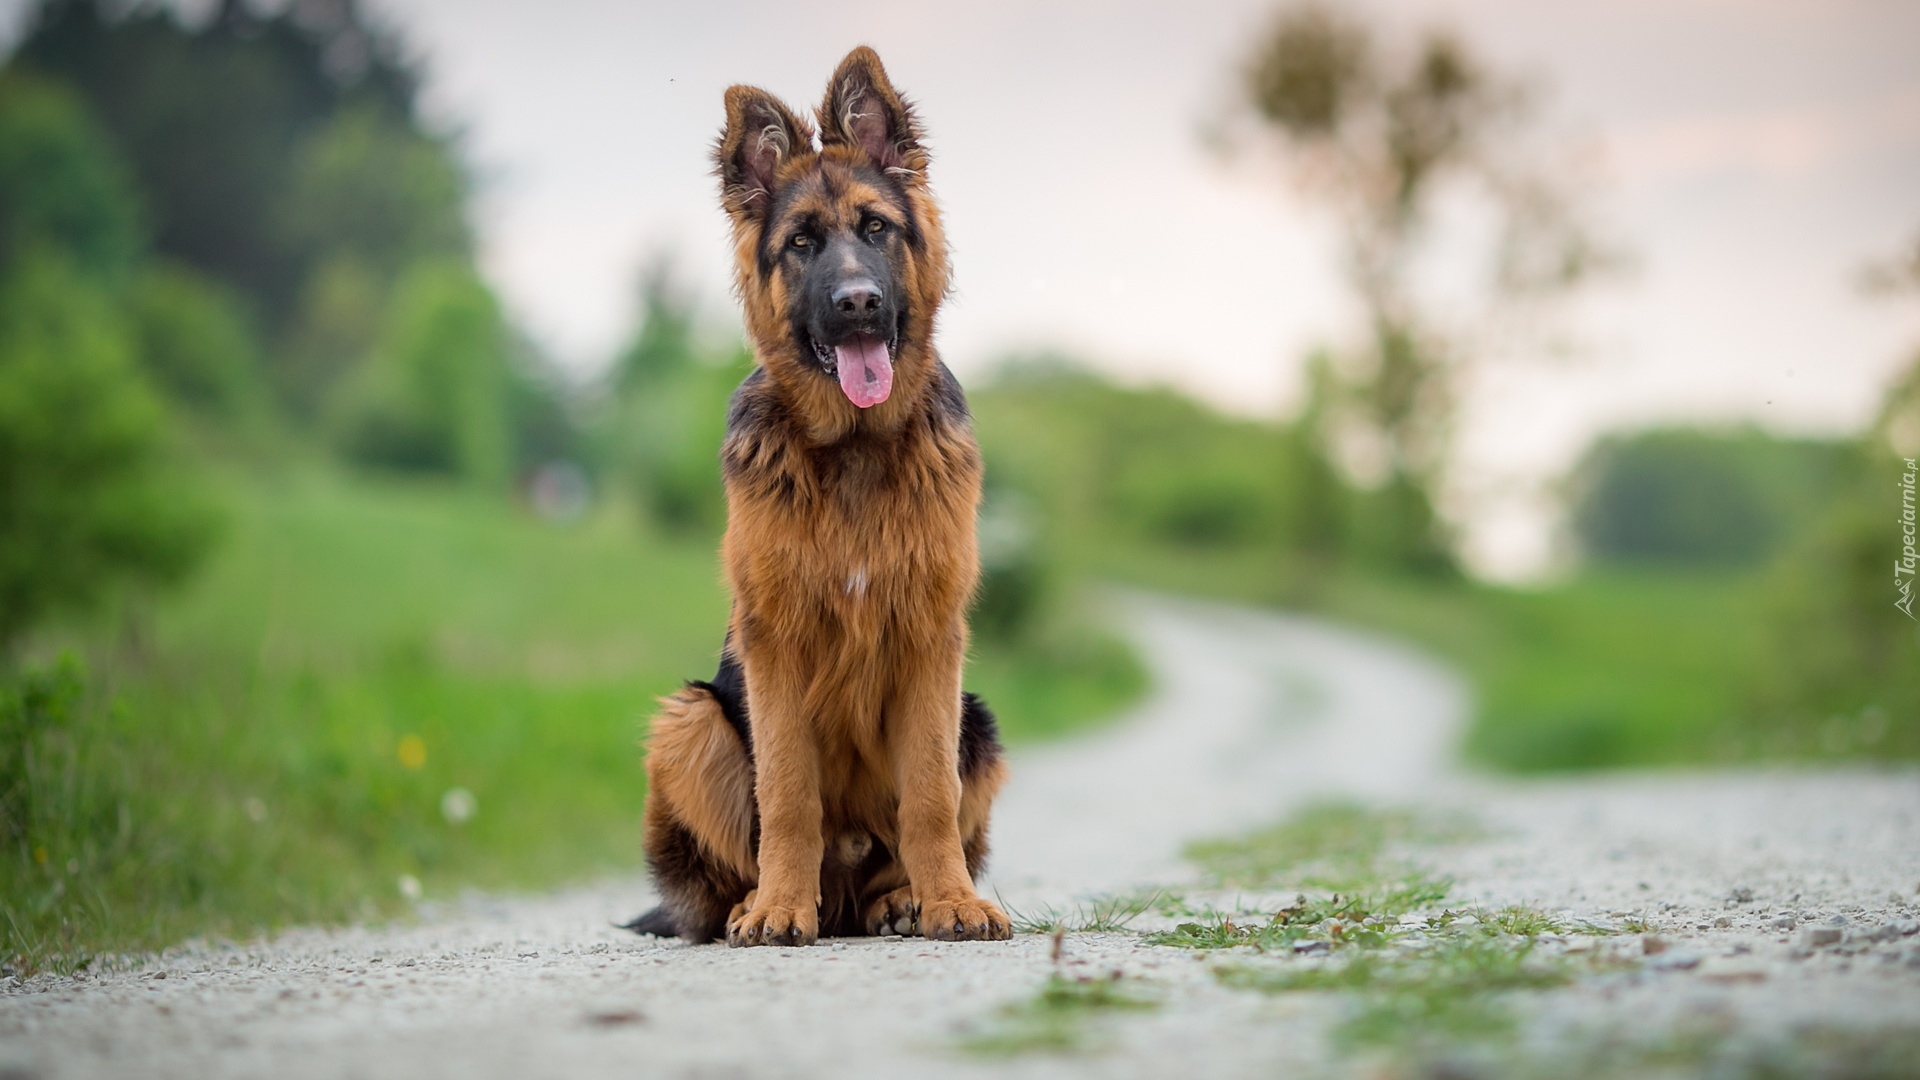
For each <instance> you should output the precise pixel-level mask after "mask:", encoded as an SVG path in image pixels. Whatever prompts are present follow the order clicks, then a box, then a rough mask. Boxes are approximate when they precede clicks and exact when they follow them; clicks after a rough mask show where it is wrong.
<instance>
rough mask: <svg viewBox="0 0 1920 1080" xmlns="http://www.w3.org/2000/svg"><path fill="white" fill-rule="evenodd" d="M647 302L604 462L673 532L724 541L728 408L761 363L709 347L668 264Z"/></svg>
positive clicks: (619, 370) (606, 425) (608, 406)
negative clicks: (755, 365)
mask: <svg viewBox="0 0 1920 1080" xmlns="http://www.w3.org/2000/svg"><path fill="white" fill-rule="evenodd" d="M640 301H641V311H640V322H639V326H638V328H637V330H636V331H635V334H634V339H633V342H632V343H631V344H630V345H628V346H627V348H626V349H625V350H623V351H622V352H621V354H620V356H619V358H618V359H617V360H616V362H615V364H614V367H613V371H612V376H611V383H610V385H609V386H608V387H607V388H606V390H605V391H604V397H603V401H602V403H601V404H602V408H601V409H600V412H599V416H598V419H597V421H596V424H595V430H596V435H595V439H594V443H595V446H596V448H597V454H596V456H597V458H598V460H599V461H600V463H601V466H602V468H603V469H604V470H605V471H606V472H608V473H609V474H610V475H611V476H612V477H613V478H614V482H615V483H617V484H619V485H620V486H622V487H624V488H625V489H626V490H627V492H628V493H629V494H630V496H631V497H632V498H633V500H634V501H635V502H636V503H637V504H638V506H639V507H640V510H641V512H642V513H643V514H645V515H646V517H647V519H648V520H650V521H652V522H653V523H655V524H656V525H658V526H659V527H661V528H663V529H665V530H667V531H669V532H673V533H680V534H686V535H694V536H718V535H719V533H720V530H721V528H722V527H723V526H724V525H725V524H726V496H725V493H724V491H723V489H722V488H721V484H720V442H721V440H722V439H723V438H725V437H726V429H727V403H728V401H729V400H730V399H731V398H732V396H733V391H734V388H735V387H737V386H739V385H740V382H741V380H743V379H745V378H746V377H747V374H748V373H749V372H751V371H752V370H753V357H752V355H751V354H750V353H748V352H747V351H746V349H745V348H744V347H743V346H742V345H740V344H738V343H732V344H729V345H725V346H718V347H716V346H713V345H708V344H704V343H703V342H702V341H701V339H700V335H699V332H698V331H699V327H698V325H697V323H698V320H697V315H696V307H695V302H694V299H693V297H692V295H691V294H690V293H688V292H687V291H686V290H685V289H684V288H683V287H682V286H681V285H680V284H679V283H678V282H677V281H676V279H675V278H674V274H673V269H672V265H671V263H670V262H668V261H667V260H665V259H664V258H662V259H656V260H655V261H654V263H653V265H652V266H651V267H650V269H648V270H647V272H646V273H645V274H644V275H643V278H642V281H641V288H640Z"/></svg>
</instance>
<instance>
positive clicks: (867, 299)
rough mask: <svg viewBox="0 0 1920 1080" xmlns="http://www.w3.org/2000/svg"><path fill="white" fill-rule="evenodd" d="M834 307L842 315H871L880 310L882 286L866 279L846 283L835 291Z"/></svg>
mask: <svg viewBox="0 0 1920 1080" xmlns="http://www.w3.org/2000/svg"><path fill="white" fill-rule="evenodd" d="M833 307H834V310H835V311H838V312H839V313H840V314H842V315H871V314H873V313H874V312H876V311H879V310H880V286H878V285H875V284H874V283H873V282H872V281H870V280H868V279H866V278H856V279H854V280H853V281H848V282H844V283H842V284H841V285H840V286H839V287H838V288H836V289H834V290H833Z"/></svg>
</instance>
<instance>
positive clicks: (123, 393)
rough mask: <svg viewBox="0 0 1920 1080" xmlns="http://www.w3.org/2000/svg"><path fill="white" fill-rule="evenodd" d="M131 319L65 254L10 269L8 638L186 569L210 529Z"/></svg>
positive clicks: (0, 456)
mask: <svg viewBox="0 0 1920 1080" xmlns="http://www.w3.org/2000/svg"><path fill="white" fill-rule="evenodd" d="M121 327H122V323H121V320H120V318H119V316H118V314H117V312H116V311H115V310H114V308H113V305H112V303H111V301H110V299H109V298H108V296H107V295H106V294H104V293H103V292H102V291H101V289H100V288H99V287H98V286H97V285H95V284H93V283H92V282H91V281H90V280H89V278H88V276H87V275H84V274H82V273H80V272H78V271H77V270H76V269H75V268H74V266H73V264H72V263H71V262H70V261H69V260H67V259H64V258H62V257H60V256H57V255H51V254H45V255H30V256H28V257H27V258H25V259H24V260H22V261H20V262H18V263H16V264H15V265H14V266H13V267H12V268H11V269H10V271H9V272H8V273H7V274H6V276H5V279H4V281H0V649H3V648H5V647H6V646H8V645H11V644H13V643H15V642H16V641H17V640H18V639H19V637H20V635H21V634H22V633H23V632H24V631H26V630H27V629H29V628H30V627H32V626H33V625H34V624H36V623H37V622H39V621H40V620H41V619H43V618H45V617H46V616H47V615H48V614H50V613H52V612H54V611H56V610H59V609H61V608H77V607H84V606H86V605H88V604H90V603H92V602H95V601H97V600H99V599H100V598H101V597H102V596H104V595H105V594H107V593H108V592H109V591H111V590H112V589H113V588H114V587H115V586H116V585H118V584H120V583H122V582H132V583H157V582H166V581H170V580H173V579H176V578H178V577H179V576H180V575H181V574H182V573H184V572H185V571H186V570H187V569H189V568H190V567H191V566H192V565H193V564H194V562H195V561H196V560H197V558H198V557H199V556H200V554H201V553H202V552H203V551H204V550H205V548H206V546H207V543H208V541H209V539H210V536H211V530H212V524H213V518H212V514H211V511H210V510H209V508H208V505H207V503H206V500H205V497H204V496H203V495H202V494H201V492H200V491H199V489H198V488H197V487H196V486H195V485H194V483H193V482H192V480H191V478H190V477H189V476H187V475H186V474H184V473H182V472H181V471H179V470H178V469H177V468H176V467H175V466H174V464H173V463H172V461H171V460H170V457H169V454H168V451H167V448H166V440H165V428H164V423H163V420H164V417H163V414H162V412H161V410H160V408H159V404H158V402H157V401H156V400H155V399H154V397H153V395H152V394H151V392H150V391H148V389H147V387H146V384H145V382H144V381H143V380H142V379H141V377H140V375H139V373H138V371H137V370H136V369H135V368H134V365H133V361H132V356H131V352H132V350H131V349H130V347H129V343H128V341H127V338H126V335H125V333H124V332H123V330H122V329H121Z"/></svg>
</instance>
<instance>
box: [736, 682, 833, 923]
mask: <svg viewBox="0 0 1920 1080" xmlns="http://www.w3.org/2000/svg"><path fill="white" fill-rule="evenodd" d="M754 661H755V657H754V656H753V655H752V654H751V653H749V655H748V656H747V657H746V664H745V667H746V674H747V701H748V703H749V705H748V710H749V711H748V716H749V723H750V724H751V725H752V730H753V748H754V753H753V763H754V767H753V772H754V795H755V797H756V798H757V799H758V800H759V804H760V883H759V888H758V889H757V890H756V891H755V893H754V896H753V903H752V905H751V906H750V907H749V908H748V909H747V910H746V911H745V912H743V913H742V914H740V915H739V917H737V918H735V919H733V920H732V921H731V922H729V923H728V924H727V944H729V945H734V946H740V945H811V944H813V943H814V941H815V940H816V939H817V938H818V937H819V936H820V907H819V903H820V900H819V897H820V856H821V852H822V839H821V828H820V748H819V743H818V741H817V736H816V733H815V731H814V725H813V723H812V718H811V717H810V716H808V715H807V713H806V688H805V683H804V682H802V681H801V680H800V679H799V678H797V677H795V676H794V675H793V674H791V673H789V672H787V671H784V670H782V667H781V665H780V664H779V663H778V662H777V661H776V662H772V663H763V664H756V663H755V662H754Z"/></svg>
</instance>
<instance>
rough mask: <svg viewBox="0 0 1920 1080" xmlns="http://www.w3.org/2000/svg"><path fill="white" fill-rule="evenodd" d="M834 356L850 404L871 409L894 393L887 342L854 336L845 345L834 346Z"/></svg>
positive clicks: (863, 336) (891, 364)
mask: <svg viewBox="0 0 1920 1080" xmlns="http://www.w3.org/2000/svg"><path fill="white" fill-rule="evenodd" d="M833 356H834V364H835V365H836V366H837V367H839V369H840V389H841V391H843V392H844V393H845V394H846V395H847V400H848V401H851V402H853V403H854V404H855V405H858V406H860V407H861V408H863V409H871V408H873V407H874V406H875V405H878V404H880V403H881V402H883V401H885V400H887V395H888V394H891V393H893V359H892V358H891V357H889V356H888V355H887V345H886V342H884V341H881V340H880V339H879V338H875V337H868V336H867V335H865V334H855V335H854V336H853V337H852V338H850V339H848V341H847V343H846V344H844V345H836V346H834V347H833Z"/></svg>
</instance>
